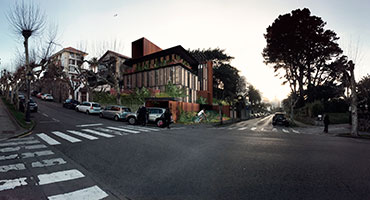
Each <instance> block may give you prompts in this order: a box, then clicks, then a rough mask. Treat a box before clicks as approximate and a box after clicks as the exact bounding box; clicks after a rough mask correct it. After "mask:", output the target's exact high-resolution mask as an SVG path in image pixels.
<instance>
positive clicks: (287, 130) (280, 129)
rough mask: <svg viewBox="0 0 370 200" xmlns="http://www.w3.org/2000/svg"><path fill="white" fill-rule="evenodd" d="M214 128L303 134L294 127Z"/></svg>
mask: <svg viewBox="0 0 370 200" xmlns="http://www.w3.org/2000/svg"><path fill="white" fill-rule="evenodd" d="M213 129H220V130H235V131H252V132H258V133H264V132H276V133H277V132H282V133H286V134H303V132H302V131H300V130H296V129H294V128H288V127H278V128H276V127H257V126H249V127H248V126H243V127H240V126H230V127H217V128H213Z"/></svg>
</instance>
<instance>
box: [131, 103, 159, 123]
mask: <svg viewBox="0 0 370 200" xmlns="http://www.w3.org/2000/svg"><path fill="white" fill-rule="evenodd" d="M146 109H147V111H148V114H149V117H148V119H147V120H148V123H155V124H156V125H157V126H158V127H160V126H162V125H163V124H164V118H163V113H164V112H165V111H166V109H165V108H156V107H151V108H146ZM137 114H138V113H137V112H136V113H131V114H129V115H127V121H128V123H129V124H131V125H133V124H136V123H137V122H138V120H137Z"/></svg>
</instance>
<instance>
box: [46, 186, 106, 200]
mask: <svg viewBox="0 0 370 200" xmlns="http://www.w3.org/2000/svg"><path fill="white" fill-rule="evenodd" d="M107 196H108V194H107V193H105V192H104V191H103V190H102V189H100V188H99V187H98V186H96V185H95V186H92V187H88V188H85V189H81V190H76V191H74V192H69V193H64V194H58V195H54V196H49V197H48V199H49V200H67V199H68V200H69V199H71V200H72V199H78V200H99V199H103V198H105V197H107Z"/></svg>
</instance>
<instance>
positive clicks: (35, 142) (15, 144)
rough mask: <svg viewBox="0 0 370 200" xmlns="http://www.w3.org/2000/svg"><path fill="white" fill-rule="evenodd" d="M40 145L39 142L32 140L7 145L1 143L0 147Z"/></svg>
mask: <svg viewBox="0 0 370 200" xmlns="http://www.w3.org/2000/svg"><path fill="white" fill-rule="evenodd" d="M37 143H40V141H38V140H30V141H27V140H26V141H18V142H7V143H0V147H7V146H17V145H25V144H37Z"/></svg>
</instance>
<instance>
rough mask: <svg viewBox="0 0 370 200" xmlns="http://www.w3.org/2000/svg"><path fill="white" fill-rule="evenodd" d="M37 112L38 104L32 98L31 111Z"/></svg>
mask: <svg viewBox="0 0 370 200" xmlns="http://www.w3.org/2000/svg"><path fill="white" fill-rule="evenodd" d="M37 110H38V106H37V103H36V102H35V101H34V100H33V99H32V98H30V111H31V112H37Z"/></svg>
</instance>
